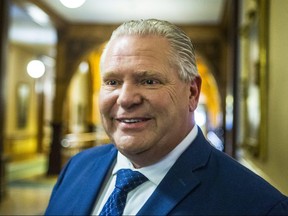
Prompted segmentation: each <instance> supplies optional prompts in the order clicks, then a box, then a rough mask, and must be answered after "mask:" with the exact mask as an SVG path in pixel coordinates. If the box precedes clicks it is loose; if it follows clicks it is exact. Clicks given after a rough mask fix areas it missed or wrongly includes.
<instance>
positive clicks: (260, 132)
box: [241, 0, 268, 158]
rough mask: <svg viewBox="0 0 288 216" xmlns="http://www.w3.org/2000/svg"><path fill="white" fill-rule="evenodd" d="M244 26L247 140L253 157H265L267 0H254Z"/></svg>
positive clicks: (245, 122)
mask: <svg viewBox="0 0 288 216" xmlns="http://www.w3.org/2000/svg"><path fill="white" fill-rule="evenodd" d="M255 3H256V4H255V5H256V7H255V8H253V9H251V10H249V11H248V12H247V14H246V15H247V23H246V24H245V25H244V26H243V27H242V29H241V33H242V40H243V41H244V43H243V44H244V47H243V58H244V59H243V71H242V73H243V76H242V78H243V80H242V84H243V86H242V88H243V91H242V92H243V97H244V98H243V101H244V110H243V111H244V124H245V127H244V140H243V141H244V143H243V147H244V148H246V149H247V150H248V151H249V152H250V153H251V154H252V155H253V156H255V157H261V158H265V156H266V142H267V107H268V104H267V100H268V98H267V92H268V91H267V90H268V89H267V88H268V77H267V76H268V50H267V46H268V5H267V4H268V1H267V0H255Z"/></svg>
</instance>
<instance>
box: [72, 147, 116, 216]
mask: <svg viewBox="0 0 288 216" xmlns="http://www.w3.org/2000/svg"><path fill="white" fill-rule="evenodd" d="M116 155H117V150H116V149H115V148H112V149H111V151H109V152H108V153H107V154H103V155H101V156H99V157H97V160H95V162H94V164H93V167H92V168H91V171H89V173H88V174H87V175H86V176H85V177H84V178H83V183H82V184H81V185H79V187H82V189H81V193H80V194H79V196H78V197H77V199H78V205H77V206H76V207H75V208H74V211H73V214H74V215H89V214H91V211H92V210H93V207H94V204H95V201H96V198H97V196H98V193H99V191H100V189H101V186H102V183H103V181H104V180H105V177H106V175H107V173H108V171H109V170H110V167H111V166H112V164H113V162H114V160H115V157H116ZM75 198H76V197H75Z"/></svg>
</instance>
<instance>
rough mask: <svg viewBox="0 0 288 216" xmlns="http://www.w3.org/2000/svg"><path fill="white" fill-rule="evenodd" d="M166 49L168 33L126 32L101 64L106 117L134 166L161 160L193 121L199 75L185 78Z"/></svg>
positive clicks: (103, 114)
mask: <svg viewBox="0 0 288 216" xmlns="http://www.w3.org/2000/svg"><path fill="white" fill-rule="evenodd" d="M168 51H169V43H168V41H167V40H166V39H164V38H161V37H156V36H150V37H138V36H123V37H120V38H117V39H114V40H113V41H111V43H110V45H109V46H108V47H107V52H106V55H105V57H104V61H103V64H102V68H101V75H102V87H101V90H100V99H99V106H100V112H101V118H102V123H103V126H104V128H105V130H106V132H107V133H108V135H109V136H110V138H111V139H112V141H113V142H114V143H115V145H116V147H117V148H118V150H119V151H120V152H122V154H124V155H126V156H127V157H128V158H129V159H130V160H131V161H133V163H134V166H136V167H142V166H147V165H150V164H153V163H155V162H157V161H158V160H160V159H161V158H162V157H164V156H165V155H166V154H167V153H168V152H170V151H171V150H172V149H173V148H174V147H175V146H176V145H177V144H178V143H179V142H181V140H182V139H183V138H184V137H185V136H186V135H187V134H188V133H189V131H190V130H191V129H192V127H193V125H194V120H193V111H194V110H195V108H196V106H197V103H198V97H199V91H200V85H201V80H200V78H198V79H196V81H192V82H190V83H185V82H183V81H181V80H180V78H179V76H178V73H177V70H176V69H175V67H173V66H171V64H170V63H169V61H168Z"/></svg>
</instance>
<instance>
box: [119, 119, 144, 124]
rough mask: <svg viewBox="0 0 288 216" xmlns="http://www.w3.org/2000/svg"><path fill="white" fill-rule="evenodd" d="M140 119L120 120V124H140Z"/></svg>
mask: <svg viewBox="0 0 288 216" xmlns="http://www.w3.org/2000/svg"><path fill="white" fill-rule="evenodd" d="M141 121H142V120H141V119H122V120H121V122H124V123H137V122H141Z"/></svg>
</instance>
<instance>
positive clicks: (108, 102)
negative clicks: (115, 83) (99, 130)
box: [99, 90, 115, 115]
mask: <svg viewBox="0 0 288 216" xmlns="http://www.w3.org/2000/svg"><path fill="white" fill-rule="evenodd" d="M114 98H115V97H113V95H112V94H111V93H110V94H109V93H107V92H105V91H103V90H102V91H100V94H99V110H100V113H101V114H102V115H107V112H109V111H110V110H111V109H112V107H113V104H114V101H115V99H114Z"/></svg>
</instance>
